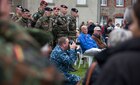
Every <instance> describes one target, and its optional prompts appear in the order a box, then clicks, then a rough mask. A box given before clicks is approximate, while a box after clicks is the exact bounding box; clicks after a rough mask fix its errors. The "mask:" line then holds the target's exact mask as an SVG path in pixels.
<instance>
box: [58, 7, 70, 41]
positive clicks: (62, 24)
mask: <svg viewBox="0 0 140 85" xmlns="http://www.w3.org/2000/svg"><path fill="white" fill-rule="evenodd" d="M60 12H61V14H60V17H58V19H57V25H58V29H57V39H58V38H59V37H64V36H66V37H67V36H68V31H69V29H68V25H67V17H66V15H67V12H68V7H67V6H66V5H61V8H60Z"/></svg>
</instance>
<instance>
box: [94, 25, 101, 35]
mask: <svg viewBox="0 0 140 85" xmlns="http://www.w3.org/2000/svg"><path fill="white" fill-rule="evenodd" d="M94 34H96V35H101V28H100V27H98V26H97V27H95V28H94Z"/></svg>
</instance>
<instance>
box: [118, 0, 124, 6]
mask: <svg viewBox="0 0 140 85" xmlns="http://www.w3.org/2000/svg"><path fill="white" fill-rule="evenodd" d="M116 6H117V7H123V6H124V0H116Z"/></svg>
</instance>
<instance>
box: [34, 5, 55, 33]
mask: <svg viewBox="0 0 140 85" xmlns="http://www.w3.org/2000/svg"><path fill="white" fill-rule="evenodd" d="M52 11H53V10H52V9H51V8H50V7H46V8H45V12H44V15H43V16H42V17H41V18H39V19H38V21H37V22H36V25H35V27H36V28H38V29H42V30H44V31H46V32H51V31H52V22H51V13H52Z"/></svg>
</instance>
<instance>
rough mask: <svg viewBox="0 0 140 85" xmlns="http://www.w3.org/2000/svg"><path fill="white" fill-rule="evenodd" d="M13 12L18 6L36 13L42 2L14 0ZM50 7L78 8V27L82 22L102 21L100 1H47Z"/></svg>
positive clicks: (37, 0)
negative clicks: (62, 5)
mask: <svg viewBox="0 0 140 85" xmlns="http://www.w3.org/2000/svg"><path fill="white" fill-rule="evenodd" d="M12 1H13V3H12V8H13V9H12V11H15V10H14V9H15V6H16V5H17V4H20V5H22V6H23V7H26V8H28V9H29V10H30V11H31V13H35V12H36V11H37V9H38V7H39V3H40V1H41V0H12ZM47 1H48V2H49V5H48V6H50V7H53V6H55V5H56V6H59V5H61V4H65V5H67V6H68V7H69V9H71V8H73V7H76V8H77V9H78V10H79V19H77V22H78V26H79V25H80V24H81V22H83V21H84V22H85V23H86V22H87V21H88V20H89V19H92V20H93V21H94V22H99V21H100V0H47ZM69 11H70V10H69Z"/></svg>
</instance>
